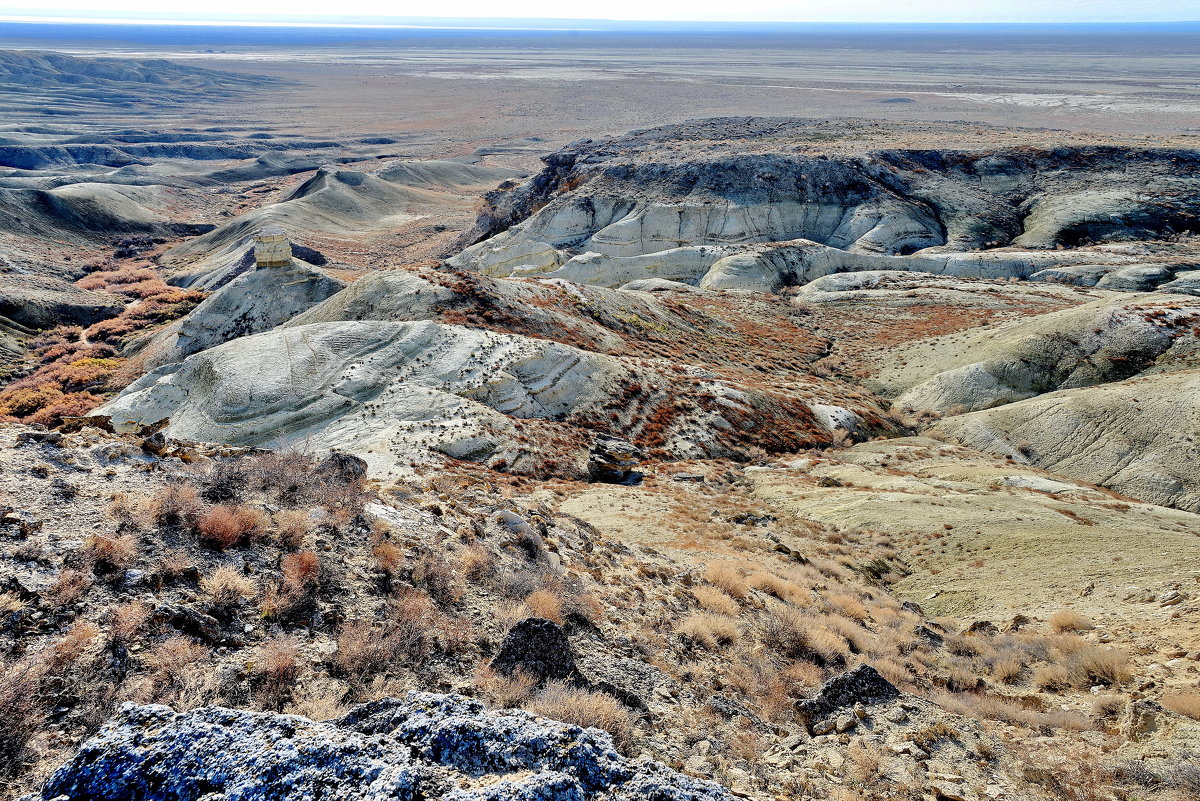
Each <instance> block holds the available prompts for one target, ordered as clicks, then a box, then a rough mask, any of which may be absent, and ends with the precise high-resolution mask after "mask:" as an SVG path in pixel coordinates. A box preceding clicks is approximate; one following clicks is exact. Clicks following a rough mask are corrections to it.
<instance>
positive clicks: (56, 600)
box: [46, 568, 92, 609]
mask: <svg viewBox="0 0 1200 801" xmlns="http://www.w3.org/2000/svg"><path fill="white" fill-rule="evenodd" d="M91 588H92V578H91V576H89V575H88V574H87V573H84V572H83V571H82V570H73V569H71V568H65V569H63V570H61V571H59V573H58V576H57V577H55V579H54V583H53V584H51V585H50V587H49V589H47V590H46V600H47V601H48V602H49V603H50V604H51V606H53V607H54V608H56V609H61V608H63V607H69V606H74V605H75V604H77V603H79V601H80V600H82V599H83V596H84V595H86V594H87V591H88V590H90V589H91Z"/></svg>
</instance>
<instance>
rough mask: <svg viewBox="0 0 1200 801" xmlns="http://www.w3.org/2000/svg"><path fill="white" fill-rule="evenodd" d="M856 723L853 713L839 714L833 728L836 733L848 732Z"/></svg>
mask: <svg viewBox="0 0 1200 801" xmlns="http://www.w3.org/2000/svg"><path fill="white" fill-rule="evenodd" d="M857 725H858V720H857V719H856V718H855V717H854V716H853V715H839V716H838V719H837V723H836V724H835V726H834V730H835V731H837V733H838V734H842V733H844V732H848V731H850V730H851V729H853V728H854V727H855V726H857Z"/></svg>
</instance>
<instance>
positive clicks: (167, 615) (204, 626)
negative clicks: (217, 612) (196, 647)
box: [150, 604, 224, 644]
mask: <svg viewBox="0 0 1200 801" xmlns="http://www.w3.org/2000/svg"><path fill="white" fill-rule="evenodd" d="M150 622H151V623H152V624H163V623H165V624H167V625H169V626H171V627H172V628H176V629H179V630H180V631H182V632H183V633H184V634H190V635H192V636H193V637H198V638H200V639H202V640H204V641H205V642H208V643H213V644H215V643H218V642H220V641H221V640H223V639H224V636H223V635H222V634H221V623H220V621H218V620H217V619H216V618H215V617H213V616H212V615H206V614H204V613H203V612H201V611H200V610H198V609H193V608H192V607H190V606H177V605H175V604H163V605H162V606H160V607H158V608H157V609H155V610H154V614H152V615H151V616H150Z"/></svg>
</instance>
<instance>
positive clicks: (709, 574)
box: [704, 562, 750, 600]
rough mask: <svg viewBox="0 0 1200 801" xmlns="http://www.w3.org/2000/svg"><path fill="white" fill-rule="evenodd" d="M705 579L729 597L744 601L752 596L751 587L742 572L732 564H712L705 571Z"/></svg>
mask: <svg viewBox="0 0 1200 801" xmlns="http://www.w3.org/2000/svg"><path fill="white" fill-rule="evenodd" d="M704 578H705V580H706V581H708V583H709V584H712V585H713V586H714V587H717V588H719V589H722V590H724V591H725V592H726V593H728V594H729V595H731V596H733V597H734V598H737V599H738V600H744V599H745V598H746V596H748V595H749V594H750V585H749V584H747V583H746V577H745V576H744V575H743V573H742V571H741V570H740V569H739V568H738V566H737V565H735V564H734V563H732V562H712V563H710V564H709V565H708V567H706V568H705V570H704Z"/></svg>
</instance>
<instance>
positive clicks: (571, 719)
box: [525, 682, 634, 750]
mask: <svg viewBox="0 0 1200 801" xmlns="http://www.w3.org/2000/svg"><path fill="white" fill-rule="evenodd" d="M525 708H526V709H528V710H529V711H530V712H532V713H534V714H535V715H541V716H542V717H546V718H551V719H552V720H561V721H562V722H563V723H571V724H574V725H576V726H583V727H585V728H587V727H594V728H597V729H603V730H604V731H607V732H608V733H609V734H611V735H612V738H613V745H615V746H616V747H617V748H618V749H621V750H626V749H628V748H629V745H630V743H631V742H632V740H633V726H634V721H633V716H632V715H631V714H630V712H629V710H628V709H627V708H626V707H625V706H623V705H622V704H621V702H620V701H618V700H617V699H615V698H613V697H612V696H611V695H608V694H607V693H601V692H593V691H591V690H582V689H579V688H577V687H572V686H569V685H567V684H565V683H563V682H549V683H548V684H547V685H546V686H545V687H544V688H543V689H542V690H540V691H539V692H538V693H537V694H535V695H534V696H533V698H532V699H530V700H529V701H528V702H527V703H526V704H525Z"/></svg>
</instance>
